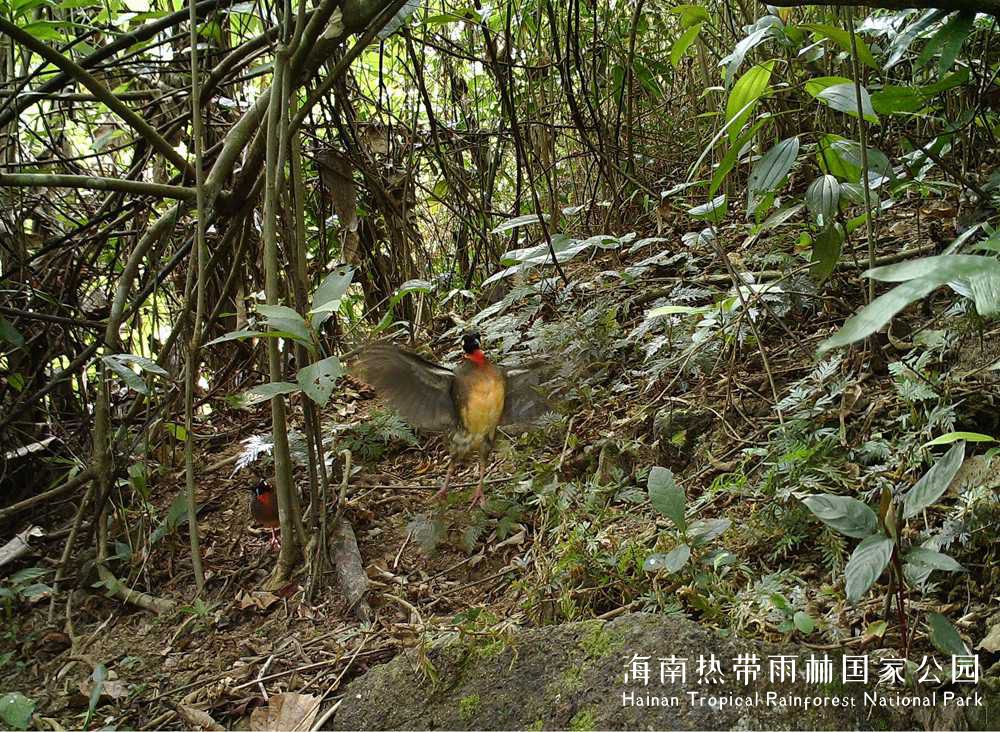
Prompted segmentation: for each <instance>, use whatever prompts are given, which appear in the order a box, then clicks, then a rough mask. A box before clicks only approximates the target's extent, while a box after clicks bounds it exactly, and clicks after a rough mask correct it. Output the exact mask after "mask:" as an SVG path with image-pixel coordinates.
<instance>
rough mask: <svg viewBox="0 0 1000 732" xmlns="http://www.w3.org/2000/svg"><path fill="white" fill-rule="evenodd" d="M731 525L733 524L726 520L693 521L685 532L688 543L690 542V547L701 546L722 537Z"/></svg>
mask: <svg viewBox="0 0 1000 732" xmlns="http://www.w3.org/2000/svg"><path fill="white" fill-rule="evenodd" d="M732 524H733V522H732V521H730V520H729V519H727V518H716V519H700V520H698V521H694V522H692V524H691V525H690V526H689V527H688V530H687V537H688V541H690V542H691V546H696V547H697V546H703V545H704V544H707V543H708V542H710V541H712V540H713V539H717V538H719V537H720V536H722V535H723V534H724V533H725V532H726V530H727V529H728V528H729V527H730V526H732Z"/></svg>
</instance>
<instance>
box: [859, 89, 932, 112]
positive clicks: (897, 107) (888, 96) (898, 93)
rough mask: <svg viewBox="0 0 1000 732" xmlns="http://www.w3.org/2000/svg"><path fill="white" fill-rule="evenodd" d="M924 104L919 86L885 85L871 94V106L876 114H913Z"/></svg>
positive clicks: (925, 102)
mask: <svg viewBox="0 0 1000 732" xmlns="http://www.w3.org/2000/svg"><path fill="white" fill-rule="evenodd" d="M926 104H927V101H926V100H925V99H924V95H923V94H922V93H921V92H920V88H919V87H916V88H914V87H908V86H893V85H886V86H884V87H882V89H880V90H879V91H877V92H875V93H874V94H872V108H873V109H874V110H875V112H876V113H877V114H885V115H890V114H913V113H914V112H919V111H920V110H921V109H923V107H924V106H925V105H926Z"/></svg>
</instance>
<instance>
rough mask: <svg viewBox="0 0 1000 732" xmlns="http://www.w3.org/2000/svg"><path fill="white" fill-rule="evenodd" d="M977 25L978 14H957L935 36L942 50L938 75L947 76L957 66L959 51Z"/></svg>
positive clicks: (965, 12) (968, 12)
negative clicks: (956, 60)
mask: <svg viewBox="0 0 1000 732" xmlns="http://www.w3.org/2000/svg"><path fill="white" fill-rule="evenodd" d="M975 25H976V14H975V13H974V12H971V11H967V10H964V11H961V12H959V13H956V14H955V15H954V16H953V17H952V19H951V20H949V21H948V22H947V23H945V25H944V27H943V28H942V29H941V30H939V31H938V32H937V34H936V36H935V40H937V41H938V46H939V48H940V49H941V58H940V60H939V61H938V73H939V74H942V75H943V74H946V73H947V72H948V71H950V70H951V67H952V66H953V65H954V64H955V59H956V58H958V53H959V51H961V50H962V45H963V44H964V43H965V39H966V38H968V37H969V35H970V34H971V33H972V31H973V29H974V28H975Z"/></svg>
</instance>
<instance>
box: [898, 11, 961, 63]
mask: <svg viewBox="0 0 1000 732" xmlns="http://www.w3.org/2000/svg"><path fill="white" fill-rule="evenodd" d="M948 12H949V11H947V10H934V9H931V10H928V11H926V12H925V13H924V14H923V15H921V16H920V17H919V18H918V19H917V20H916V21H914V22H913V23H910V25H909V26H907V28H906V30H905V31H903V32H902V33H897V34H896V35H895V37H893V40H892V43H890V44H889V48H888V54H889V59H888V60H887V61H886V62H885V66H883V67H882V68H883V69H884V70H885V71H888V70H889V69H891V68H892V67H893V66H895V65H896V64H898V63H899V62H900V60H901V59H902V58H903V54H905V53H906V50H907V49H908V48H909V47H910V45H911V44H912V43H913V41H914V40H915V39H916V38H917V36H919V35H920V34H921V33H923V32H924V31H925V30H926V29H927V28H929V27H930V26H932V25H933V24H934V23H937V22H938V21H939V20H941V19H942V18H944V17H945V16H946V15H948Z"/></svg>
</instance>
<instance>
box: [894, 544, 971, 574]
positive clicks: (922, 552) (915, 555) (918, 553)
mask: <svg viewBox="0 0 1000 732" xmlns="http://www.w3.org/2000/svg"><path fill="white" fill-rule="evenodd" d="M906 561H907V562H910V563H911V564H919V565H922V566H924V567H930V568H931V569H940V570H941V571H942V572H964V571H965V568H964V567H963V566H962V565H961V564H959V563H958V562H956V561H955V560H954V559H953V558H951V557H949V556H948V555H947V554H942V553H941V552H938V551H934V550H933V549H925V548H924V547H920V546H918V547H914V548H913V549H910V551H909V552H908V553H907V555H906Z"/></svg>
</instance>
